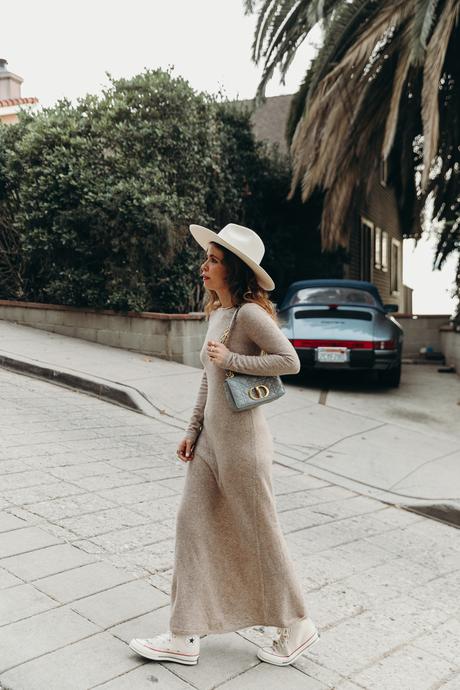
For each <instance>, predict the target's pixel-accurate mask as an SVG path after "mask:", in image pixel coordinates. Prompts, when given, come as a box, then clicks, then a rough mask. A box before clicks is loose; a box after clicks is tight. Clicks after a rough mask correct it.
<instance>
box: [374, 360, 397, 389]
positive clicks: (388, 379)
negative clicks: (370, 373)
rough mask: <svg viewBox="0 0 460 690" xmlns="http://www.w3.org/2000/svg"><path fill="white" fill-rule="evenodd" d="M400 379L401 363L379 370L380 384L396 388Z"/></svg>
mask: <svg viewBox="0 0 460 690" xmlns="http://www.w3.org/2000/svg"><path fill="white" fill-rule="evenodd" d="M400 381H401V364H398V366H397V367H394V368H393V369H389V370H388V371H379V382H380V383H381V384H382V386H388V387H389V388H397V387H398V386H399V383H400Z"/></svg>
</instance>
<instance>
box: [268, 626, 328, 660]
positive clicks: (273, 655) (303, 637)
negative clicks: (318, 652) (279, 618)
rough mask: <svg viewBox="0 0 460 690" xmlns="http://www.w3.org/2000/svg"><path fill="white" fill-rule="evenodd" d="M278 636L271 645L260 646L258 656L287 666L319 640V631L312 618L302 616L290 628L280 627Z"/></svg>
mask: <svg viewBox="0 0 460 690" xmlns="http://www.w3.org/2000/svg"><path fill="white" fill-rule="evenodd" d="M277 632H278V635H279V636H278V638H277V639H276V640H274V642H273V644H272V646H271V647H260V648H259V649H258V651H257V656H258V657H259V659H261V660H262V661H268V663H270V664H276V665H277V666H287V665H288V664H292V662H293V661H294V660H295V659H297V657H298V656H300V655H301V654H303V652H305V651H306V650H307V649H309V648H310V647H312V646H313V645H314V644H315V643H316V642H318V640H319V632H318V630H317V629H316V625H315V624H314V623H313V621H312V619H311V618H309V617H307V618H302V619H301V620H300V621H296V622H295V623H293V624H292V625H290V626H289V627H288V628H278V629H277Z"/></svg>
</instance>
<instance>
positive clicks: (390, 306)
mask: <svg viewBox="0 0 460 690" xmlns="http://www.w3.org/2000/svg"><path fill="white" fill-rule="evenodd" d="M383 308H384V310H385V311H386V312H387V313H388V312H391V311H399V306H398V305H397V304H384V305H383Z"/></svg>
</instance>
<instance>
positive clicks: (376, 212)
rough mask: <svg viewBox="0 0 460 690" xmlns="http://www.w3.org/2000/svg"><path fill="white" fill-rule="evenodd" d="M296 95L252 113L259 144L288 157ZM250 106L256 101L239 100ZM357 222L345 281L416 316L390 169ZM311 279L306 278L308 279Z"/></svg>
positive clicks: (379, 178) (379, 180)
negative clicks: (373, 290)
mask: <svg viewBox="0 0 460 690" xmlns="http://www.w3.org/2000/svg"><path fill="white" fill-rule="evenodd" d="M291 99H292V95H283V96H272V97H268V98H267V99H266V101H265V103H264V104H263V105H261V106H260V107H259V108H257V109H256V110H255V111H254V112H253V114H252V123H253V128H254V133H255V136H256V137H257V139H259V140H261V141H266V142H269V143H270V144H272V145H276V146H277V147H278V148H279V150H280V151H281V152H284V153H286V154H288V148H287V143H286V140H285V131H286V122H287V118H288V114H289V108H290V104H291ZM240 102H241V103H242V104H244V105H247V106H249V107H251V104H252V101H250V100H247V101H240ZM357 215H358V217H357V222H356V223H354V224H353V227H352V228H351V231H350V233H349V238H348V247H347V251H348V255H349V259H350V261H349V263H344V265H343V277H344V278H350V279H354V280H368V281H370V282H372V283H374V284H375V285H376V287H377V288H378V290H379V293H380V295H381V297H382V300H383V302H384V303H385V304H395V305H397V307H398V312H402V313H407V314H411V313H412V289H411V288H410V287H408V286H407V285H404V284H403V282H402V258H403V257H402V253H403V234H402V228H401V223H400V217H399V213H398V207H397V202H396V195H395V190H394V189H393V187H392V186H391V184H390V183H389V181H388V175H387V170H386V166H384V165H382V166H381V168H380V172H379V175H378V176H377V177H376V178H375V179H374V180H373V181H372V183H371V188H370V192H369V194H368V196H367V199H366V202H365V204H364V205H363V207H362V208H361V209H359V210H357ZM305 278H308V276H305Z"/></svg>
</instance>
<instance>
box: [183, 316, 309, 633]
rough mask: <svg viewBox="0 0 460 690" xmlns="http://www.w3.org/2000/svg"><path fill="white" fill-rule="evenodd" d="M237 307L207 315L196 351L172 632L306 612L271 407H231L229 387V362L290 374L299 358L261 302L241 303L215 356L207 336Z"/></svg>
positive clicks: (276, 622) (283, 623)
mask: <svg viewBox="0 0 460 690" xmlns="http://www.w3.org/2000/svg"><path fill="white" fill-rule="evenodd" d="M235 309H236V307H231V308H224V307H220V308H219V309H217V310H215V311H213V312H212V313H211V314H210V317H209V325H208V332H207V335H206V338H205V341H204V343H203V347H202V349H201V353H200V359H201V362H202V363H203V366H204V371H203V375H202V380H201V385H200V388H199V392H198V396H197V400H196V404H195V407H194V410H193V413H192V417H191V419H190V423H189V425H188V427H187V430H186V437H187V438H189V439H192V440H193V441H195V449H194V457H193V460H191V461H189V462H188V463H187V466H186V479H185V486H184V490H183V493H182V498H181V503H180V506H179V509H178V513H177V518H176V540H175V556H174V570H173V577H172V589H171V614H170V630H171V631H172V632H173V633H176V634H178V635H187V634H192V633H193V634H200V635H204V634H209V633H225V632H230V631H235V630H240V629H242V628H247V627H252V626H256V625H264V626H276V627H287V626H289V625H291V624H292V623H294V622H295V621H296V620H299V619H301V618H304V617H305V616H307V610H306V606H305V603H304V599H303V594H302V587H301V584H300V581H299V579H298V577H297V574H296V571H295V568H294V564H293V561H292V560H291V558H290V555H289V552H288V549H287V544H286V542H285V540H284V535H283V533H282V531H281V526H280V523H279V519H278V515H277V512H276V504H275V498H274V494H273V487H272V462H273V453H274V449H273V439H272V435H271V432H270V429H269V426H268V424H267V421H266V418H265V413H264V408H265V407H266V405H259V406H257V407H254V408H252V409H250V410H245V411H240V412H235V411H233V410H232V409H231V407H230V405H229V403H228V401H227V398H226V397H225V392H224V380H225V369H230V370H232V371H235V372H241V373H245V374H263V375H276V374H294V373H297V372H298V371H299V368H300V362H299V358H298V356H297V353H296V351H295V349H294V347H293V346H292V344H291V343H290V342H289V340H288V339H287V338H286V336H285V335H284V334H283V333H282V331H281V330H280V328H279V326H278V325H277V324H276V323H275V321H274V320H273V319H272V318H271V316H270V315H269V314H268V313H267V312H266V311H265V310H264V309H263V308H262V307H260V306H259V305H257V304H255V303H245V304H243V305H242V306H241V307H240V309H239V311H238V313H237V315H236V319H235V322H234V324H233V327H232V331H231V333H230V337H229V338H228V340H227V342H226V346H227V347H228V349H229V350H230V351H231V352H230V353H229V355H228V356H227V358H226V360H225V362H224V363H223V364H222V365H217V364H215V363H214V362H212V361H211V359H210V358H209V357H208V354H207V342H208V340H219V339H220V337H221V336H222V334H223V332H224V330H225V328H226V327H227V326H228V325H229V323H230V320H231V318H232V316H233V313H234V310H235ZM261 350H264V351H265V352H266V353H267V354H261Z"/></svg>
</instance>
